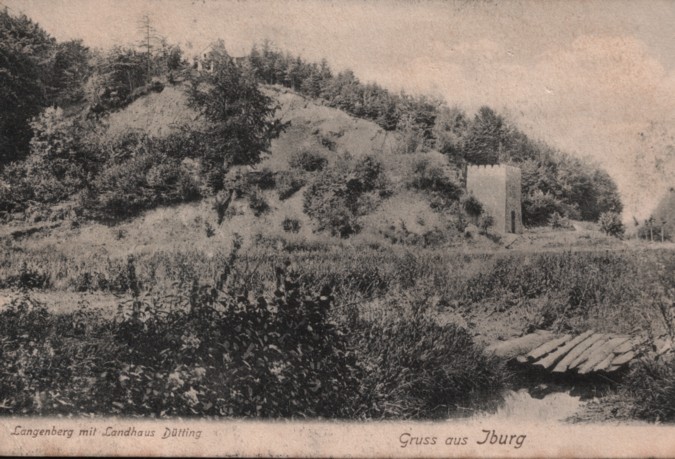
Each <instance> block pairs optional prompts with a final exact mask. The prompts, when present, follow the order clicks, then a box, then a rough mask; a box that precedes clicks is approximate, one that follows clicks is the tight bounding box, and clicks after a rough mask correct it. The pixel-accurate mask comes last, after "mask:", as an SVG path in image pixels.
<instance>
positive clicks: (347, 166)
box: [303, 156, 390, 238]
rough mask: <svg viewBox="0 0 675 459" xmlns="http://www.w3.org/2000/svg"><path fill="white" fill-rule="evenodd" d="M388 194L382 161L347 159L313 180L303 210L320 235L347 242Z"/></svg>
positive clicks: (342, 159)
mask: <svg viewBox="0 0 675 459" xmlns="http://www.w3.org/2000/svg"><path fill="white" fill-rule="evenodd" d="M389 193H390V190H389V184H388V183H387V181H386V177H385V175H384V173H383V166H382V163H381V162H380V161H379V160H377V159H376V158H374V157H373V156H364V157H363V158H360V159H358V160H354V159H352V158H351V157H350V156H344V157H342V158H340V159H339V160H338V161H336V162H335V163H334V164H331V165H330V166H328V167H327V168H326V169H324V170H323V171H322V172H321V173H320V174H318V175H317V176H316V177H315V178H314V180H313V181H312V183H311V184H310V185H309V188H308V189H307V191H305V195H304V203H303V206H304V207H303V208H304V211H305V213H306V214H307V215H309V216H310V217H311V218H312V219H313V220H314V221H315V222H316V223H317V230H318V231H328V232H330V234H332V235H334V236H340V237H343V238H346V237H349V236H350V235H352V234H356V233H358V232H359V231H360V229H361V225H360V223H359V217H361V216H363V215H366V214H368V213H370V212H372V211H373V210H374V209H375V208H376V207H377V205H378V204H379V202H380V200H381V199H382V198H385V197H387V196H388V195H389Z"/></svg>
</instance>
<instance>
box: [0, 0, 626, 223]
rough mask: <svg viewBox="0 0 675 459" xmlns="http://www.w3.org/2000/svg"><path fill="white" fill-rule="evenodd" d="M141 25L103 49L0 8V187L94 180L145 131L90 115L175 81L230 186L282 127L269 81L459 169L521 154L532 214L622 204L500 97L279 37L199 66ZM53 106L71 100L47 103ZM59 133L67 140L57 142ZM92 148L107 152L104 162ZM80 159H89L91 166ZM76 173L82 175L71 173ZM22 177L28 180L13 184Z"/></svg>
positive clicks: (190, 137) (194, 146)
mask: <svg viewBox="0 0 675 459" xmlns="http://www.w3.org/2000/svg"><path fill="white" fill-rule="evenodd" d="M139 32H140V33H139V35H140V36H141V40H140V42H139V44H138V46H136V47H121V46H118V47H114V48H112V49H110V50H107V51H101V50H91V49H89V48H87V47H86V46H85V45H84V44H83V43H82V42H81V41H77V40H76V41H67V42H57V41H56V40H55V39H54V38H53V37H51V36H49V34H48V33H46V32H45V31H44V30H43V29H42V28H41V27H40V26H39V25H38V24H36V23H34V22H33V21H32V20H31V19H30V18H28V17H26V16H22V15H20V16H15V15H12V14H10V12H9V11H8V10H7V9H5V10H4V11H0V70H2V71H0V171H1V174H2V177H3V181H5V185H4V190H0V193H4V194H7V188H8V187H9V188H11V189H12V193H13V194H14V195H16V193H15V192H16V190H22V189H23V190H25V189H26V187H28V184H27V183H28V182H30V178H31V177H30V176H31V174H32V175H35V174H36V172H35V171H36V170H39V171H40V174H42V175H40V180H41V183H52V185H54V184H58V185H59V186H60V187H61V189H60V190H58V192H56V193H54V192H51V191H50V192H48V193H42V195H48V196H49V200H48V201H53V200H54V199H57V196H58V199H61V198H62V197H63V196H65V195H67V194H68V193H70V192H72V191H75V190H76V187H77V186H81V185H82V184H83V183H84V182H85V181H86V182H87V183H90V182H91V180H89V179H86V178H85V176H87V174H89V176H91V175H92V172H91V170H100V165H101V164H104V163H105V162H106V161H108V160H111V159H110V158H107V157H106V158H104V159H105V161H102V160H101V157H102V156H105V155H106V154H107V152H110V151H114V150H118V151H128V150H129V149H130V148H131V147H129V145H130V144H133V143H134V142H137V141H139V140H138V139H136V140H135V141H134V142H129V141H128V139H127V143H126V144H124V142H122V143H123V144H122V145H121V146H116V147H113V146H110V145H104V146H102V145H100V141H101V139H100V138H99V139H92V135H93V134H91V132H90V131H92V129H91V126H89V125H88V123H90V124H92V125H93V126H95V125H96V121H97V120H99V119H100V118H102V117H105V115H106V113H109V112H111V111H114V110H119V109H121V108H123V107H124V106H126V105H127V104H129V103H130V102H132V101H133V100H135V99H136V98H138V97H141V96H142V95H144V94H146V93H148V92H150V91H161V90H162V88H163V86H164V85H166V84H187V86H188V87H190V88H192V89H188V92H189V94H190V98H191V101H192V103H193V105H194V106H195V107H197V108H198V109H199V110H200V111H202V112H203V113H204V114H205V116H206V118H207V119H210V121H211V122H212V124H210V128H209V132H208V133H183V134H184V135H183V138H182V139H175V142H174V144H175V145H182V146H181V148H185V149H189V150H190V152H189V155H193V156H197V157H199V158H200V159H204V161H203V162H202V164H206V165H208V166H209V167H213V168H214V170H204V171H202V173H203V174H204V175H206V176H208V177H209V178H208V179H207V181H208V182H209V183H212V184H214V185H213V186H215V188H218V187H219V186H220V185H219V183H220V182H221V178H222V175H223V171H224V169H226V168H228V167H230V166H232V165H234V164H252V163H255V162H257V160H258V158H259V157H260V154H261V153H262V152H263V151H265V150H266V148H267V147H268V146H269V140H270V139H271V138H272V137H273V136H274V135H276V134H278V132H279V128H280V126H279V125H278V123H276V122H275V121H274V120H273V119H272V118H273V112H274V110H273V109H272V108H273V101H271V100H269V99H266V98H265V97H263V96H262V94H261V93H260V92H259V88H258V84H260V83H262V84H278V85H283V86H285V87H288V88H291V89H293V90H294V91H297V92H298V93H300V94H302V95H304V96H306V97H309V98H313V99H319V100H323V101H324V103H325V104H327V105H328V106H331V107H335V108H337V109H340V110H343V111H345V112H347V113H350V114H351V115H353V116H355V117H359V118H364V119H368V120H372V121H374V122H375V123H377V124H378V125H379V126H381V127H382V128H383V129H385V130H387V131H393V132H397V133H398V136H399V137H400V139H401V140H400V142H399V144H400V148H399V149H400V152H402V153H409V154H415V153H418V152H423V151H429V150H436V151H439V152H441V153H443V154H444V155H446V157H447V158H448V161H449V162H450V164H452V165H454V166H455V167H456V168H457V169H458V170H461V169H462V168H463V167H464V166H465V165H467V164H494V163H507V164H514V165H517V166H519V167H520V168H521V170H522V177H523V217H524V221H525V223H526V224H528V225H541V224H547V223H548V220H549V219H550V218H551V216H552V215H554V214H556V213H557V214H559V215H564V216H567V217H570V218H575V219H583V220H592V221H595V220H597V219H598V217H599V216H600V215H601V214H602V213H603V212H608V211H609V212H621V210H622V205H621V202H620V199H619V195H618V191H617V188H616V185H615V183H614V181H613V180H612V179H611V178H610V177H609V175H608V174H607V173H606V172H605V171H603V170H602V169H600V168H599V167H597V166H596V165H593V164H591V163H589V162H588V161H584V160H581V159H578V158H575V157H572V156H570V155H568V154H565V153H564V152H561V151H559V150H557V149H555V148H552V147H550V146H548V145H546V144H545V143H543V142H541V141H537V140H533V139H530V138H529V137H528V136H527V135H526V134H525V133H524V132H522V131H521V130H520V129H518V128H517V127H516V126H515V125H514V123H512V122H510V121H509V120H508V119H507V118H506V117H505V116H503V115H501V114H499V113H497V112H496V111H494V110H493V109H491V108H490V107H487V106H484V107H482V108H480V110H478V112H477V113H476V114H475V115H473V116H470V115H469V114H467V113H466V112H465V111H464V110H462V109H461V108H459V107H455V106H449V105H447V104H446V103H445V102H444V101H442V100H439V99H435V98H430V97H426V96H413V95H410V94H407V93H405V92H400V93H395V92H392V91H390V90H388V89H386V88H383V87H382V86H380V85H378V84H376V83H363V82H361V81H360V80H359V79H358V78H357V77H356V75H355V74H354V73H353V72H352V71H351V70H343V71H340V72H335V71H334V70H333V69H331V67H330V66H329V64H328V63H327V61H326V60H322V61H321V62H318V63H317V62H309V61H306V60H305V59H303V58H301V57H299V56H292V55H291V54H289V53H283V52H281V51H279V50H277V49H276V48H275V47H274V46H273V45H272V44H270V43H269V42H265V43H263V44H262V45H261V46H260V47H258V46H254V47H253V48H252V50H251V52H250V53H249V54H248V56H246V58H245V59H244V61H243V63H242V62H235V60H233V59H232V58H231V57H230V56H229V55H228V53H227V51H226V50H225V48H224V46H222V44H220V45H216V46H214V47H213V49H212V50H211V51H210V56H208V58H209V59H211V60H215V61H217V62H218V63H219V67H218V68H217V69H216V71H215V72H213V73H206V72H197V71H196V70H194V69H193V68H192V66H191V65H190V63H189V62H188V61H187V60H186V59H185V57H184V55H183V51H182V50H181V48H180V47H179V46H176V45H172V44H170V43H168V42H167V41H166V40H165V39H163V38H162V37H160V36H158V35H157V34H156V32H155V31H154V29H153V28H152V25H151V22H150V20H149V19H148V18H144V19H143V20H142V21H141V22H140V25H139ZM202 83H204V84H202ZM200 85H201V86H200ZM228 85H229V86H228ZM200 88H201V89H200ZM204 88H207V91H206V92H204ZM49 107H51V109H52V110H55V107H58V108H59V109H62V112H58V113H60V114H58V116H57V114H56V112H54V113H51V112H50V113H47V112H46V109H48V108H49ZM256 120H257V121H256ZM275 123H276V124H275ZM55 129H56V131H55ZM88 133H89V134H88ZM202 134H208V135H202ZM57 141H58V142H61V143H60V144H53V142H57ZM50 142H51V143H50ZM143 142H148V141H145V140H144V141H143ZM157 144H161V142H155V143H153V145H154V146H153V148H159V147H157ZM55 145H56V146H55ZM59 145H60V146H59ZM148 148H149V147H148ZM171 148H172V149H174V150H175V148H174V147H171ZM131 149H132V150H133V149H137V147H133V148H131ZM146 149H147V148H146ZM172 151H173V150H172ZM83 152H86V153H83ZM59 155H60V156H59ZM118 156H119V155H118ZM164 156H167V155H166V154H165V155H164ZM168 156H171V155H168ZM157 157H158V158H159V157H161V155H160V156H157ZM31 158H32V159H31ZM40 158H42V159H40ZM91 158H97V159H96V160H95V161H94V163H95V164H93V165H92V164H90V163H91V161H90V159H91ZM78 161H80V162H81V161H85V162H87V167H83V166H82V164H80V163H78ZM10 163H11V164H10ZM29 166H30V167H29ZM148 167H149V166H148ZM55 169H56V171H55ZM46 170H49V171H50V172H49V173H47V172H45V171H46ZM17 171H18V172H19V173H17ZM69 171H70V172H69ZM69 173H72V174H75V175H76V176H78V177H79V179H77V180H70V179H66V178H65V176H67V175H68V174H69ZM8 174H10V175H12V176H13V177H8ZM16 177H24V178H25V182H26V183H24V184H23V185H21V186H19V185H17V184H14V185H11V182H12V180H16ZM90 178H91V177H90ZM7 183H10V185H7ZM64 183H65V184H66V185H67V186H66V185H64ZM213 186H212V187H213ZM22 187H23V188H22ZM0 188H2V187H0ZM48 188H49V187H48ZM52 188H53V186H52ZM52 191H53V190H52ZM40 194H41V193H37V194H36V193H29V195H30V196H31V198H27V197H26V196H24V195H23V194H21V193H19V196H18V197H17V196H14V197H13V198H12V199H8V200H7V202H9V201H12V200H13V201H14V202H16V201H17V200H18V201H21V200H24V199H38V198H39V195H40ZM190 195H193V193H191V194H190ZM38 200H39V199H38ZM4 207H8V205H7V204H5V205H4ZM9 207H11V206H9ZM6 210H9V208H8V209H6Z"/></svg>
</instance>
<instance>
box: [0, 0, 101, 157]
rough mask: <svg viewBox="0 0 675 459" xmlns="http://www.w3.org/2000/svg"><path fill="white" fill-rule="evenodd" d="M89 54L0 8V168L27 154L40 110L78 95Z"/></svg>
mask: <svg viewBox="0 0 675 459" xmlns="http://www.w3.org/2000/svg"><path fill="white" fill-rule="evenodd" d="M88 56H89V51H88V50H87V48H86V47H84V46H83V45H82V43H81V42H79V41H69V42H63V43H57V42H56V40H54V39H53V38H52V37H50V36H49V34H47V33H46V32H45V31H44V30H43V29H42V28H40V27H39V26H38V25H37V24H36V23H34V22H33V21H31V20H30V19H29V18H28V17H26V16H24V15H21V16H13V15H11V14H10V13H9V11H8V10H7V9H6V8H5V9H4V10H0V167H1V166H2V165H3V164H4V163H7V162H9V161H13V160H17V159H22V158H23V157H24V156H25V155H26V153H27V152H28V144H29V141H30V139H31V136H32V132H31V127H30V121H31V119H32V118H33V117H34V116H37V115H38V114H39V113H40V111H41V110H42V109H43V108H45V107H48V106H50V105H53V104H62V103H73V102H77V101H79V100H80V99H81V97H82V83H83V82H84V80H85V79H86V77H87V76H88V75H89V67H88V65H87V60H88Z"/></svg>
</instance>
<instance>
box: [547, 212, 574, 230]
mask: <svg viewBox="0 0 675 459" xmlns="http://www.w3.org/2000/svg"><path fill="white" fill-rule="evenodd" d="M548 224H549V226H550V227H551V228H553V229H569V228H573V226H572V224H571V223H570V221H569V219H568V218H567V217H563V216H562V215H560V214H559V213H558V212H553V214H551V217H550V218H549V220H548Z"/></svg>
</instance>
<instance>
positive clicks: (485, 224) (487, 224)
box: [478, 213, 495, 234]
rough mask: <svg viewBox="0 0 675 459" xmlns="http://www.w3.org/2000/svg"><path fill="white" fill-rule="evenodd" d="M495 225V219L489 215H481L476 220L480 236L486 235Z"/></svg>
mask: <svg viewBox="0 0 675 459" xmlns="http://www.w3.org/2000/svg"><path fill="white" fill-rule="evenodd" d="M494 224H495V219H494V217H492V215H490V214H486V213H484V214H482V215H481V216H480V219H479V220H478V227H479V228H480V230H481V234H488V230H489V229H490V228H492V226H493V225H494Z"/></svg>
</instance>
